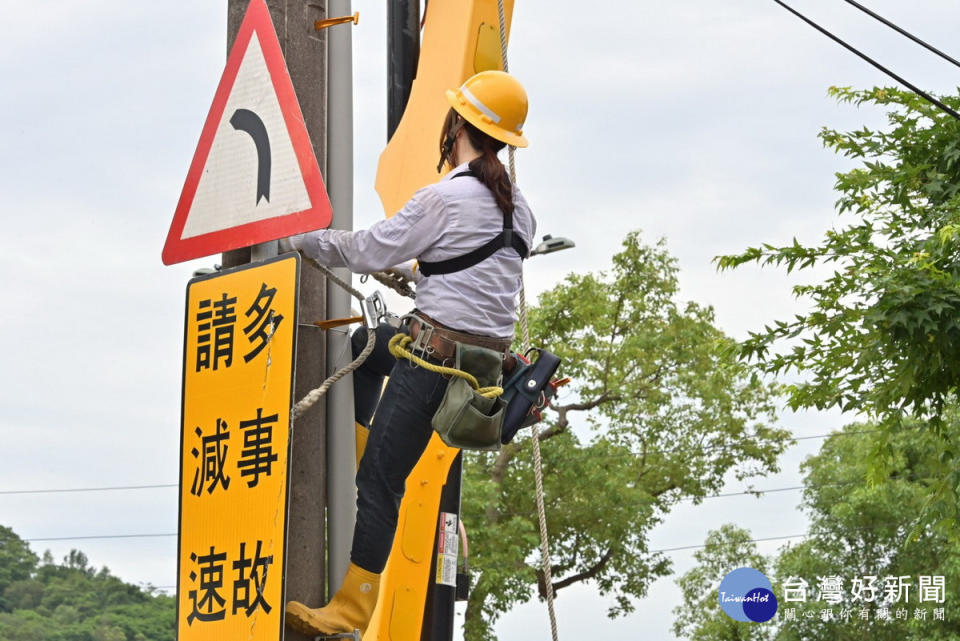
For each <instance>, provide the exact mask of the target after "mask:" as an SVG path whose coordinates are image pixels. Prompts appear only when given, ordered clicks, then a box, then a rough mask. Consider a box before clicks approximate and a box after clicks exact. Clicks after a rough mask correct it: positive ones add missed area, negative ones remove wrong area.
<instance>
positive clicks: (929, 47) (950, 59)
mask: <svg viewBox="0 0 960 641" xmlns="http://www.w3.org/2000/svg"><path fill="white" fill-rule="evenodd" d="M844 2H846V3H847V4H849V5H853V6H854V7H856V8H857V9H859V10H860V11H862V12H864V13H865V14H867V15H868V16H870V17H871V18H874V19H876V20H879V21H880V22H882V23H883V24H885V25H887V26H888V27H890V28H891V29H893V30H894V31H896V32H897V33H899V34H900V35H902V36H906V37H907V38H909V39H910V40H913V41H914V42H915V43H917V44H918V45H920V46H921V47H923V48H924V49H926V50H927V51H930V52H931V53H935V54H936V55H938V56H940V57H941V58H943V59H944V60H946V61H947V62H949V63H951V64H953V65H955V66H957V67H960V60H957V59H956V58H953V57H952V56H950V55H949V54H946V53H944V52H942V51H940V50H939V49H937V48H936V47H934V46H933V45H931V44H929V43H926V42H924V41H923V40H921V39H920V38H918V37H917V36H915V35H913V34H912V33H910V32H909V31H907V30H906V29H904V28H902V27H900V26H899V25H897V24H895V23H893V22H891V21H889V20H887V19H886V18H884V17H883V16H881V15H880V14H878V13H875V12H873V11H871V10H870V9H868V8H867V7H865V6H863V5H862V4H860V3H859V2H857V0H844Z"/></svg>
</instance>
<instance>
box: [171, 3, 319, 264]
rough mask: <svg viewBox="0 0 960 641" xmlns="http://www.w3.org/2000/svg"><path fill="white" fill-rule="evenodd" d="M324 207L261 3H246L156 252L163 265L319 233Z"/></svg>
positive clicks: (289, 85) (311, 156) (295, 104)
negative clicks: (163, 242) (160, 254)
mask: <svg viewBox="0 0 960 641" xmlns="http://www.w3.org/2000/svg"><path fill="white" fill-rule="evenodd" d="M330 218H331V210H330V199H329V198H328V197H327V191H326V189H325V188H324V185H323V178H322V177H321V175H320V167H319V166H318V165H317V159H316V156H314V154H313V148H312V147H311V145H310V137H309V135H308V134H307V128H306V126H305V125H304V121H303V115H302V114H301V112H300V105H299V103H298V102H297V96H296V93H294V90H293V83H292V82H291V80H290V74H289V73H288V72H287V65H286V63H285V62H284V60H283V52H282V51H281V50H280V42H279V40H278V39H277V33H276V31H275V30H274V28H273V22H272V20H271V19H270V11H269V10H268V9H267V5H266V3H265V2H264V0H251V2H250V5H249V6H248V7H247V13H246V15H245V16H244V18H243V23H242V24H241V25H240V31H239V32H238V33H237V38H236V40H235V41H234V43H233V48H232V49H231V50H230V55H229V56H228V57H227V66H226V68H225V69H224V71H223V77H222V78H221V79H220V85H219V86H218V87H217V93H216V95H215V96H214V97H213V104H212V105H211V106H210V113H209V114H208V115H207V122H206V123H205V124H204V126H203V131H202V133H201V134H200V143H199V144H198V145H197V151H196V153H194V156H193V162H191V164H190V171H189V172H188V173H187V180H186V183H185V184H184V186H183V192H182V193H181V194H180V202H179V203H178V204H177V210H176V212H175V213H174V215H173V223H172V224H171V225H170V232H169V234H168V235H167V242H166V245H165V246H164V248H163V262H164V264H166V265H172V264H174V263H179V262H183V261H185V260H191V259H193V258H200V257H201V256H209V255H211V254H216V253H219V252H223V251H227V250H229V249H237V248H239V247H248V246H250V245H255V244H257V243H263V242H266V241H268V240H274V239H277V238H283V237H284V236H290V235H293V234H299V233H300V232H304V231H310V230H313V229H320V228H322V227H327V226H328V225H329V224H330Z"/></svg>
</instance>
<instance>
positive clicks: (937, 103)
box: [773, 0, 960, 120]
mask: <svg viewBox="0 0 960 641" xmlns="http://www.w3.org/2000/svg"><path fill="white" fill-rule="evenodd" d="M773 1H774V2H776V3H777V4H778V5H780V6H781V7H783V8H784V9H786V10H787V11H789V12H790V13H792V14H793V15H795V16H796V17H798V18H800V19H801V20H803V21H804V22H806V23H807V24H808V25H810V26H811V27H813V28H814V29H816V30H817V31H819V32H820V33H822V34H823V35H825V36H827V37H828V38H830V39H831V40H833V41H834V42H836V43H837V44H839V45H840V46H842V47H844V48H845V49H847V50H848V51H850V52H852V53H854V54H856V55H857V56H859V57H860V58H861V59H863V60H865V61H866V62H868V63H869V64H871V65H873V66H874V67H875V68H877V69H879V70H880V71H882V72H883V73H885V74H887V75H888V76H890V77H891V78H893V79H894V80H896V81H897V82H899V83H900V84H902V85H903V86H905V87H907V88H908V89H909V90H910V91H912V92H913V93H915V94H917V95H918V96H920V97H921V98H923V99H924V100H926V101H927V102H929V103H930V104H932V105H934V106H936V107H938V108H940V110H941V111H943V112H944V113H946V114H949V115H950V116H953V117H954V118H956V119H957V120H960V113H957V112H956V111H954V110H953V109H951V108H950V107H948V106H947V105H945V104H943V103H942V102H941V101H939V100H937V99H936V98H934V97H933V96H931V95H930V94H928V93H927V92H926V91H924V90H923V89H920V88H919V87H917V86H916V85H914V84H913V83H911V82H909V81H908V80H907V79H905V78H903V77H902V76H899V75H897V74H896V73H894V72H893V71H891V70H889V69H887V68H886V67H884V66H883V65H881V64H880V63H879V62H877V61H876V60H874V59H873V58H871V57H870V56H868V55H867V54H865V53H863V52H861V51H860V50H859V49H857V48H856V47H854V46H853V45H850V44H848V43H847V42H845V41H843V40H841V39H840V38H839V37H837V36H835V35H833V34H832V33H830V32H829V31H827V30H826V29H824V28H823V27H821V26H820V25H819V24H817V23H816V22H814V21H813V20H811V19H810V18H808V17H806V16H805V15H803V14H802V13H800V12H799V11H797V10H796V9H794V8H793V7H791V6H790V5H788V4H787V3H785V2H783V1H782V0H773Z"/></svg>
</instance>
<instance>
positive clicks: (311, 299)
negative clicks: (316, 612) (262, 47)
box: [222, 0, 342, 641]
mask: <svg viewBox="0 0 960 641" xmlns="http://www.w3.org/2000/svg"><path fill="white" fill-rule="evenodd" d="M247 4H248V0H228V2H227V51H228V52H229V50H230V47H231V46H233V41H234V39H235V38H236V35H237V31H238V30H239V28H240V23H241V22H242V20H243V16H244V13H245V12H246V9H247ZM267 6H268V7H269V9H270V16H271V18H273V25H274V27H275V29H276V31H277V37H278V38H279V40H280V46H281V48H282V49H283V54H284V57H285V58H286V61H287V69H288V70H289V71H290V77H291V78H292V80H293V85H294V88H295V89H296V92H297V99H298V100H299V102H300V110H301V111H302V112H303V118H304V121H305V123H306V126H307V131H308V132H309V134H310V140H311V142H312V143H313V151H314V154H315V155H316V157H317V161H318V162H319V164H320V171H321V172H323V173H324V175H326V173H327V172H326V140H327V92H326V91H325V90H324V88H325V87H326V86H327V76H326V74H327V47H326V44H327V43H326V39H325V38H326V35H327V34H325V33H324V32H322V31H321V32H318V31H316V30H315V29H314V23H315V22H316V21H317V20H322V19H323V18H326V17H327V14H326V0H267ZM276 246H277V243H276V241H273V242H272V243H264V244H263V245H258V246H256V247H254V248H252V249H239V250H235V251H231V252H227V253H225V254H223V258H222V262H223V266H224V267H233V266H236V265H242V264H244V263H248V262H250V261H251V259H252V260H261V259H262V258H265V257H268V256H270V255H276V252H277V249H276ZM324 318H326V286H325V280H324V278H323V277H322V276H321V275H320V273H319V272H318V271H317V270H316V269H314V268H312V267H311V266H310V265H309V264H306V263H304V265H303V268H302V270H301V280H300V323H301V325H300V327H299V328H298V332H297V362H296V383H295V386H294V387H295V392H294V395H295V399H299V398H302V397H303V396H304V395H305V394H306V393H307V392H308V391H310V390H312V389H314V388H316V387H319V386H320V384H321V383H322V382H323V380H324V378H325V362H326V345H325V337H324V335H323V332H322V331H321V330H320V329H319V328H314V327H310V326H309V325H311V324H312V322H313V321H315V320H321V319H324ZM341 385H342V383H341ZM325 413H326V404H325V403H323V402H320V403H317V404H316V405H314V406H313V407H312V408H311V409H310V410H309V411H308V412H307V413H306V414H304V415H303V416H302V417H300V418H299V419H297V422H296V425H295V426H294V430H293V434H292V444H293V452H292V456H291V459H290V465H291V473H290V488H289V494H290V506H289V510H288V518H289V526H288V528H289V529H288V535H287V568H286V598H287V600H291V599H294V600H297V601H301V602H303V603H307V604H309V605H312V606H318V605H321V604H323V603H325V601H326V599H325V594H324V585H325V569H326V563H325V560H324V551H325V547H326V537H325V518H324V517H325V514H324V512H325V509H326V476H325V471H326V470H325V462H326V429H325V427H326V421H325ZM277 607H280V608H283V607H284V604H277ZM286 638H287V639H289V640H290V641H300V640H304V639H308V638H309V637H307V636H304V635H301V634H299V633H297V632H294V631H292V630H290V629H287V632H286Z"/></svg>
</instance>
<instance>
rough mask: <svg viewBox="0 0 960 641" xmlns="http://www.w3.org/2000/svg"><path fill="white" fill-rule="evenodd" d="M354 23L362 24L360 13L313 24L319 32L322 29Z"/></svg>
mask: <svg viewBox="0 0 960 641" xmlns="http://www.w3.org/2000/svg"><path fill="white" fill-rule="evenodd" d="M348 22H352V23H353V24H360V12H359V11H357V12H356V13H355V14H353V15H352V16H343V17H341V18H327V19H325V20H317V21H316V22H314V23H313V28H314V29H316V30H317V31H320V30H321V29H326V28H327V27H332V26H334V25H338V24H346V23H348Z"/></svg>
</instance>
